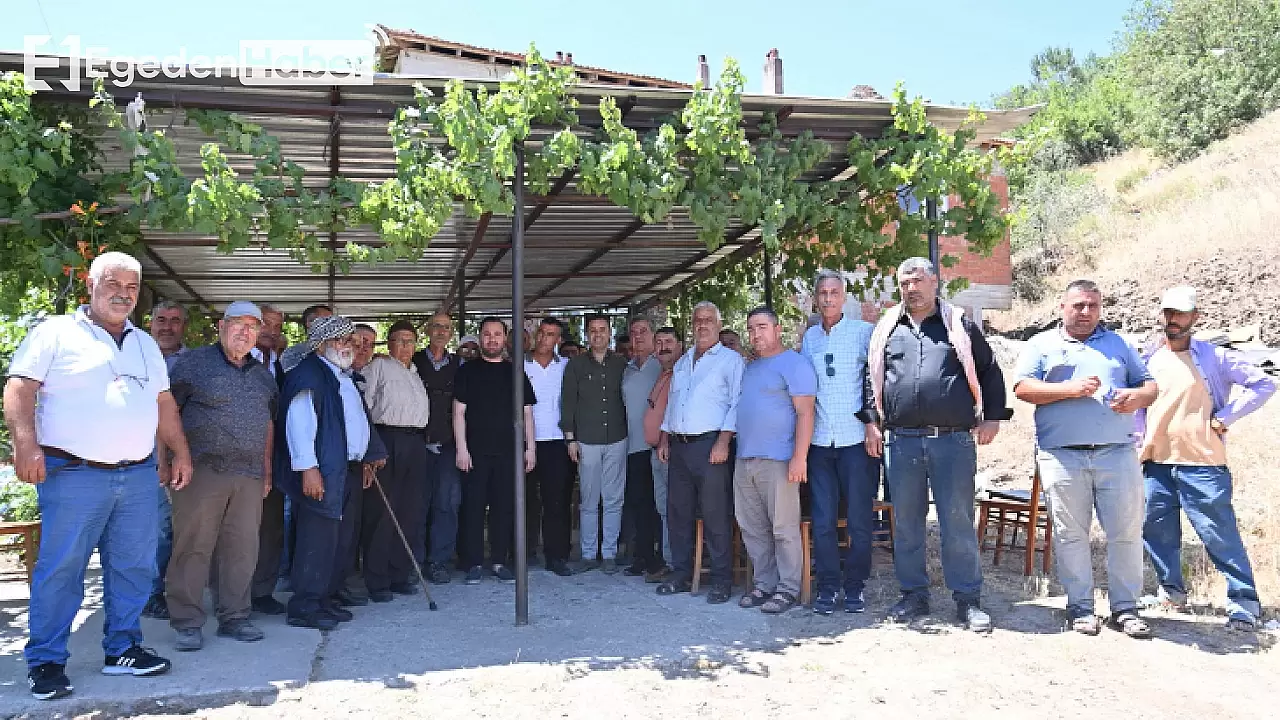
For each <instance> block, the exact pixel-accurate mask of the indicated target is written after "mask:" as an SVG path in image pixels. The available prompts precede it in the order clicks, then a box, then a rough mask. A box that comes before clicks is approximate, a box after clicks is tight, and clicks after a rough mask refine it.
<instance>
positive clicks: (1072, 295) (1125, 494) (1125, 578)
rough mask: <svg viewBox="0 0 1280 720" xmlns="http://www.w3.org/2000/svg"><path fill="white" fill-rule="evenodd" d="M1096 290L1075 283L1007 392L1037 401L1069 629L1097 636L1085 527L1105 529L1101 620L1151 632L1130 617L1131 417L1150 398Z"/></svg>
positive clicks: (1134, 548)
mask: <svg viewBox="0 0 1280 720" xmlns="http://www.w3.org/2000/svg"><path fill="white" fill-rule="evenodd" d="M1101 310H1102V292H1101V291H1100V290H1099V289H1098V286H1097V284H1095V283H1094V282H1093V281H1091V280H1076V281H1074V282H1072V283H1071V284H1070V285H1068V286H1067V291H1066V294H1065V295H1064V296H1063V299H1062V327H1055V328H1053V329H1051V330H1046V331H1045V332H1042V333H1040V334H1039V335H1036V336H1035V337H1033V338H1031V340H1030V341H1028V342H1027V346H1026V348H1025V349H1024V350H1023V352H1022V356H1021V357H1020V358H1019V360H1018V366H1017V370H1016V380H1015V385H1014V386H1013V391H1014V393H1015V394H1016V395H1017V396H1018V398H1019V399H1020V400H1023V401H1025V402H1029V403H1031V404H1032V405H1035V406H1036V413H1035V419H1036V444H1037V445H1038V447H1039V451H1038V453H1037V456H1036V461H1037V464H1038V465H1039V468H1040V477H1041V480H1042V482H1043V484H1044V491H1045V494H1046V495H1047V496H1048V498H1049V511H1050V514H1051V516H1052V518H1053V545H1054V552H1055V553H1056V555H1057V561H1058V578H1059V580H1061V581H1062V584H1063V586H1064V587H1065V588H1066V590H1067V613H1068V615H1069V616H1070V618H1071V626H1072V629H1074V630H1075V631H1077V632H1080V633H1083V634H1086V635H1097V634H1098V632H1099V628H1100V623H1099V621H1098V618H1097V616H1096V615H1094V612H1093V562H1092V558H1091V555H1090V544H1089V528H1090V526H1091V525H1092V524H1093V510H1094V508H1097V511H1098V521H1099V522H1100V523H1101V524H1102V529H1103V531H1104V532H1105V533H1106V535H1107V588H1108V590H1109V599H1110V606H1111V616H1110V623H1111V624H1112V626H1113V627H1115V628H1116V629H1118V630H1121V631H1122V632H1124V633H1125V634H1126V635H1128V636H1130V637H1136V638H1147V637H1151V628H1150V627H1148V626H1147V624H1146V622H1144V621H1143V620H1142V618H1140V617H1139V616H1138V597H1139V595H1140V593H1141V591H1142V521H1143V481H1142V469H1141V467H1140V466H1139V465H1138V455H1137V451H1136V449H1135V447H1134V434H1135V431H1136V427H1135V422H1134V413H1135V412H1137V411H1138V410H1139V409H1141V408H1145V407H1147V406H1148V405H1150V404H1151V403H1152V402H1153V401H1154V400H1155V398H1156V384H1155V381H1154V380H1152V379H1151V375H1150V373H1148V372H1147V368H1146V365H1145V364H1144V363H1143V362H1142V358H1141V356H1140V355H1139V354H1138V352H1137V351H1136V350H1135V349H1134V348H1132V347H1130V346H1129V345H1128V344H1127V343H1126V342H1125V341H1124V339H1123V338H1121V337H1120V336H1119V335H1117V334H1116V333H1114V332H1111V331H1110V330H1107V329H1106V328H1104V327H1102V326H1101V325H1100V324H1099V321H1100V320H1101Z"/></svg>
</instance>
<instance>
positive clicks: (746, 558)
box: [691, 518, 752, 592]
mask: <svg viewBox="0 0 1280 720" xmlns="http://www.w3.org/2000/svg"><path fill="white" fill-rule="evenodd" d="M729 563H730V565H729V566H730V567H731V568H733V569H732V573H733V575H732V577H733V583H734V584H735V585H743V586H744V587H746V586H749V585H750V584H751V576H752V569H751V556H750V555H748V554H747V553H746V549H745V548H743V547H742V530H741V529H740V528H739V527H738V522H737V521H736V520H735V521H734V523H733V549H732V550H731V556H730V560H729ZM704 572H705V573H708V574H710V572H711V569H710V568H703V567H702V518H698V522H697V525H696V527H695V529H694V538H693V578H692V580H691V585H692V586H693V592H698V588H699V587H700V586H701V585H702V573H704Z"/></svg>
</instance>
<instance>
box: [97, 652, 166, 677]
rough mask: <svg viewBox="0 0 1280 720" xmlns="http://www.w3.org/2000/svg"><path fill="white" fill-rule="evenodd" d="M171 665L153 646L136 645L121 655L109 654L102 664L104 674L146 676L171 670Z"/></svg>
mask: <svg viewBox="0 0 1280 720" xmlns="http://www.w3.org/2000/svg"><path fill="white" fill-rule="evenodd" d="M170 666H171V664H170V662H169V661H168V660H165V659H164V658H162V657H160V656H159V655H156V654H155V651H153V650H151V648H144V647H142V646H141V645H134V646H133V647H131V648H129V649H128V650H125V651H124V653H123V654H121V655H108V656H107V659H106V661H105V662H104V663H103V664H102V674H103V675H133V676H134V677H146V676H147V675H161V674H163V673H166V672H169V668H170Z"/></svg>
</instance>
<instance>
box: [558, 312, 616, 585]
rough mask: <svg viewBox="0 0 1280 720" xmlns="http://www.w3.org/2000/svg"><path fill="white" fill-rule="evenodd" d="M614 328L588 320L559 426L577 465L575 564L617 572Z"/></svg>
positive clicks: (563, 392)
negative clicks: (578, 549)
mask: <svg viewBox="0 0 1280 720" xmlns="http://www.w3.org/2000/svg"><path fill="white" fill-rule="evenodd" d="M612 335H613V330H612V329H611V328H610V326H609V319H608V318H606V317H604V316H603V315H596V316H592V317H590V318H588V319H587V352H585V353H582V354H581V355H579V356H577V357H575V358H573V359H572V360H570V361H569V364H568V366H566V367H565V371H564V381H563V383H562V384H561V386H560V429H561V430H563V431H564V439H565V442H566V443H567V444H568V446H569V457H570V458H571V459H572V460H573V461H574V462H576V463H578V477H579V480H580V482H581V505H580V513H581V515H580V521H581V522H580V524H579V533H580V535H581V541H582V561H581V563H580V564H579V565H578V566H577V567H575V568H574V570H575V571H577V572H585V571H587V570H591V569H593V568H594V567H596V552H597V543H598V547H599V553H600V557H602V558H603V559H604V564H603V566H601V569H602V570H603V571H604V572H606V573H609V574H613V573H615V572H617V571H618V563H617V559H616V558H617V555H618V534H619V532H621V530H622V500H623V495H624V494H625V491H626V465H627V411H626V407H625V406H624V404H623V401H622V375H623V373H624V372H625V371H626V369H627V359H626V358H625V357H623V356H622V355H620V354H618V353H615V352H612V351H610V350H609V341H610V340H611V339H612ZM602 498H603V500H604V537H603V538H597V536H596V530H597V528H598V527H599V524H598V523H599V519H600V501H601V499H602Z"/></svg>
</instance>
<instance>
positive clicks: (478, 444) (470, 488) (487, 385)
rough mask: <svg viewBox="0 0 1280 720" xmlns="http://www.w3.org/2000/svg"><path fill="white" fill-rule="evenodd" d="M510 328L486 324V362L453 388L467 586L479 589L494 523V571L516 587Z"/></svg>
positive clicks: (528, 467)
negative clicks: (507, 356)
mask: <svg viewBox="0 0 1280 720" xmlns="http://www.w3.org/2000/svg"><path fill="white" fill-rule="evenodd" d="M506 340H507V326H506V325H505V324H504V323H503V322H502V321H501V320H499V319H498V318H495V317H488V318H485V319H484V320H482V321H481V322H480V360H479V361H472V362H469V363H466V364H464V365H463V366H462V367H460V368H458V374H457V377H456V379H455V380H454V386H453V435H454V441H455V442H456V444H457V462H458V469H459V470H461V471H462V472H463V473H464V476H463V478H464V479H463V483H464V484H465V485H466V488H467V492H466V494H465V495H466V500H465V502H464V507H463V512H462V515H463V520H462V523H463V535H464V536H465V538H466V543H465V546H464V547H463V548H462V551H463V553H465V555H466V557H464V558H463V561H464V562H465V564H466V566H467V567H468V568H469V569H468V570H467V579H466V583H467V584H468V585H475V584H478V583H479V582H480V580H481V578H482V577H483V576H484V570H483V568H482V566H483V565H484V525H485V516H486V515H487V516H488V520H489V545H490V556H489V560H490V563H491V564H490V566H489V569H490V570H491V571H492V572H493V574H494V576H495V577H497V578H498V580H499V581H501V582H507V583H510V582H515V579H516V576H515V573H513V572H512V571H511V568H509V567H507V565H506V562H507V557H508V556H510V555H511V551H512V538H513V536H514V534H515V477H514V475H515V473H514V464H513V463H514V462H515V458H514V457H512V455H513V454H514V452H515V449H514V447H513V445H514V444H515V424H514V423H512V422H511V409H512V408H511V405H512V400H513V395H514V393H515V386H514V384H513V382H512V373H513V372H514V368H513V367H512V365H511V361H509V360H503V359H502V353H503V350H504V349H505V347H506ZM523 377H524V470H525V472H530V471H532V470H533V465H534V462H535V460H536V457H537V449H536V447H537V446H536V445H535V443H534V438H535V437H536V436H535V434H534V431H533V405H534V403H536V402H537V398H536V397H534V395H533V385H532V384H531V383H530V382H529V378H528V376H523Z"/></svg>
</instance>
